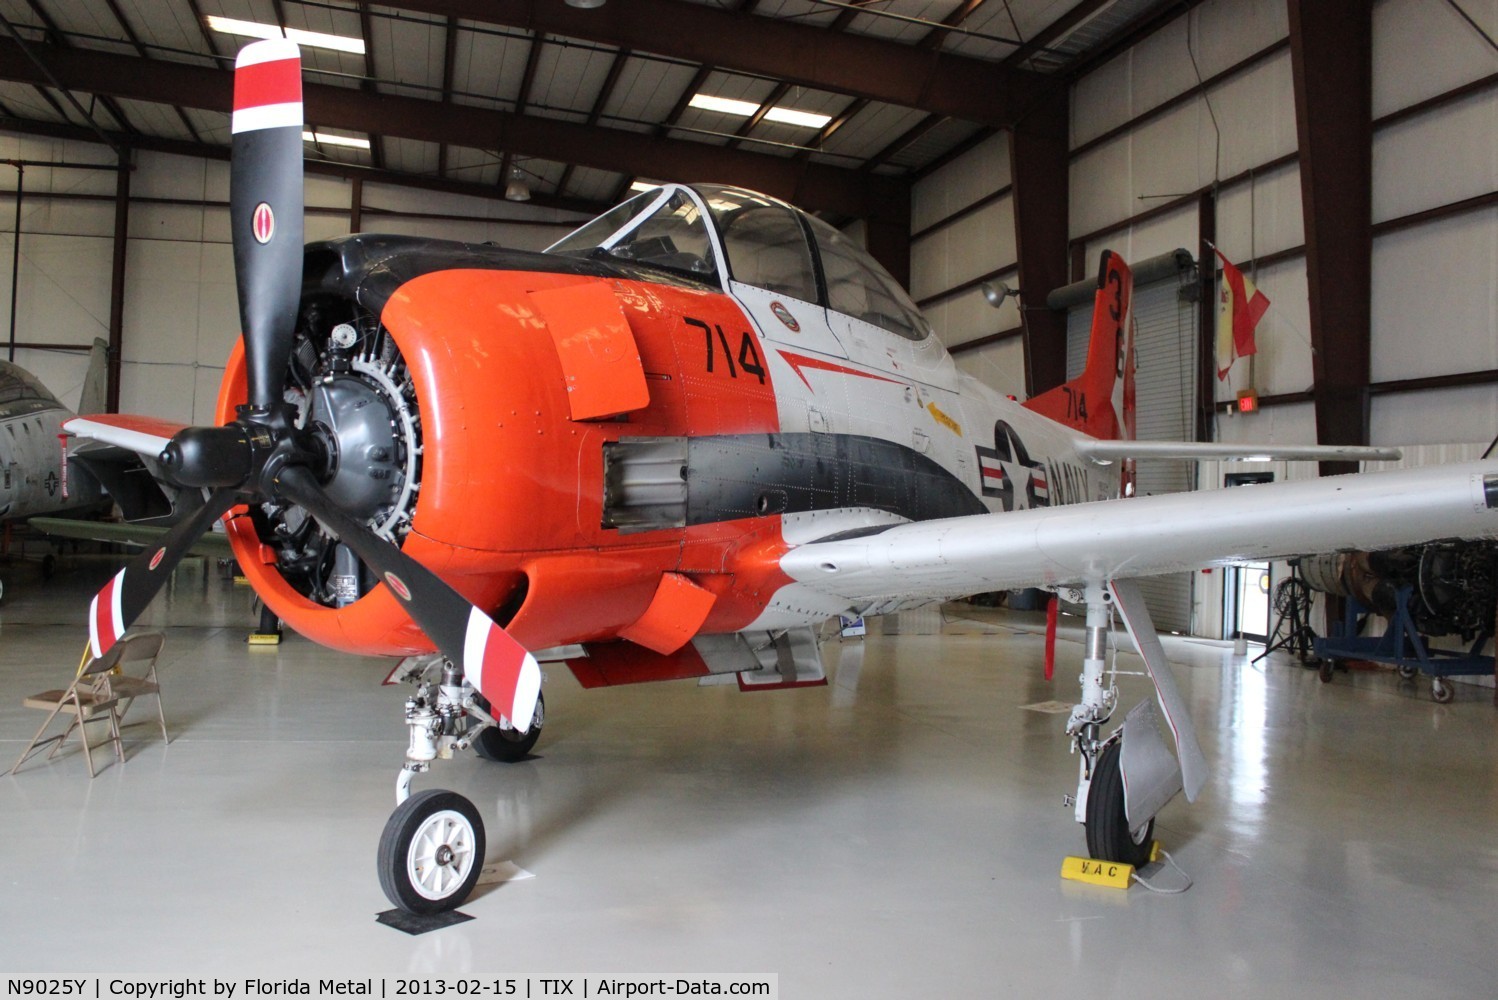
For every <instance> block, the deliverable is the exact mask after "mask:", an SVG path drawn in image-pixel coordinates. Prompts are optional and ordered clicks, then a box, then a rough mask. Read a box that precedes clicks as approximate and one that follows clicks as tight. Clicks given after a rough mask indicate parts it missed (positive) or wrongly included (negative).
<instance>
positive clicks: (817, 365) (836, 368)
mask: <svg viewBox="0 0 1498 1000" xmlns="http://www.w3.org/2000/svg"><path fill="white" fill-rule="evenodd" d="M780 356H781V357H782V358H785V360H786V362H787V363H789V364H790V366H791V368H792V369H794V370H795V372H796V375H797V376H798V377H799V378H800V379H801V381H802V382H806V387H807V388H808V389H811V383H810V382H808V381H807V379H806V373H805V372H803V371H802V370H801V369H803V368H811V369H814V370H816V371H824V372H836V373H838V374H839V375H856V376H858V377H859V378H868V379H873V380H874V381H876V382H889V383H890V384H892V385H904V384H905V383H903V382H901V381H900V380H899V379H893V378H885V377H884V376H883V375H875V374H874V373H873V372H863V371H859V370H858V369H857V368H848V367H846V366H844V365H839V364H834V363H833V362H831V361H823V360H821V359H820V358H808V357H807V356H806V355H804V354H792V353H791V352H789V351H781V352H780ZM812 391H813V392H815V391H816V390H814V389H813V390H812Z"/></svg>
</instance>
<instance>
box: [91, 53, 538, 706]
mask: <svg viewBox="0 0 1498 1000" xmlns="http://www.w3.org/2000/svg"><path fill="white" fill-rule="evenodd" d="M232 141H233V146H232V154H231V155H232V159H231V166H230V183H231V187H232V191H231V194H230V213H231V222H230V225H231V229H232V234H233V243H234V269H235V278H236V283H237V285H238V290H239V312H240V320H241V328H242V330H243V332H244V353H245V367H246V372H247V376H248V388H249V402H248V403H247V404H245V405H244V406H241V407H240V408H239V411H238V416H237V418H236V419H235V420H234V421H233V422H232V423H230V424H227V425H226V426H223V427H188V428H185V429H183V430H181V431H179V432H177V433H176V434H175V435H173V437H172V438H171V441H170V442H169V443H168V444H167V445H166V447H165V449H164V450H163V451H162V453H161V455H160V461H161V464H162V466H163V467H164V469H165V470H166V473H167V474H168V475H170V476H171V477H172V478H173V479H174V480H176V481H177V482H178V483H180V484H181V485H183V486H187V487H193V488H204V489H209V490H211V491H212V492H211V493H210V494H209V495H208V499H207V502H206V503H205V504H204V505H203V506H202V507H201V508H199V509H198V510H197V511H195V512H194V513H193V514H192V515H191V516H190V517H188V518H186V519H185V520H183V521H181V522H180V523H179V524H177V525H176V527H174V528H173V529H172V530H171V531H170V532H168V533H167V534H166V535H165V536H164V537H163V539H162V541H161V543H160V544H159V545H158V546H156V547H155V548H152V549H148V550H146V551H145V552H142V553H141V554H140V555H139V556H137V557H136V558H135V559H133V560H132V561H131V562H130V563H129V564H127V565H126V566H125V568H124V569H122V570H121V571H120V572H119V573H118V574H116V575H115V577H114V578H113V579H112V580H110V581H109V583H108V584H107V585H106V586H105V587H104V589H103V590H101V591H100V592H99V594H98V596H97V597H95V598H94V602H93V606H92V608H91V609H90V614H89V631H90V641H91V644H92V651H93V654H94V655H95V656H102V655H104V653H106V652H107V651H108V650H109V648H110V647H111V646H113V645H114V644H115V642H116V641H118V639H119V638H120V636H121V635H123V634H124V632H125V630H126V629H127V628H129V627H130V625H131V623H132V622H134V621H135V619H136V618H137V617H138V616H139V615H140V614H141V612H143V611H144V610H145V609H146V606H147V605H148V604H150V602H151V599H152V598H153V597H155V596H156V593H157V591H158V590H160V589H161V585H162V584H163V583H164V582H165V581H166V578H167V576H168V575H170V573H171V571H172V570H173V569H174V568H175V567H176V565H177V563H178V562H179V561H180V560H181V559H182V557H183V556H184V555H185V554H186V553H187V551H188V549H190V548H191V547H192V544H193V542H195V541H196V540H197V539H198V537H199V536H200V535H202V534H203V533H204V532H205V531H207V530H208V529H209V528H211V527H212V525H213V522H214V521H216V520H218V519H219V518H221V517H222V516H223V515H224V514H225V513H227V512H228V511H229V509H230V508H231V507H233V506H234V505H235V504H238V503H245V502H261V501H266V500H285V501H290V502H291V503H295V504H297V505H299V506H301V507H302V508H303V509H304V510H306V511H307V512H308V513H310V514H311V515H312V516H313V517H315V518H316V519H317V520H318V521H319V522H321V523H322V525H323V526H324V527H325V528H327V530H329V531H330V532H332V533H333V534H334V535H335V536H337V538H338V539H339V540H340V541H342V542H343V543H344V544H345V545H347V546H348V547H349V548H350V549H352V550H353V551H354V552H355V553H356V554H357V555H358V556H359V558H360V559H362V560H363V561H364V563H365V564H366V565H368V566H369V568H370V569H372V570H373V571H374V572H375V574H376V575H377V576H378V577H379V578H380V579H381V580H382V581H383V582H384V584H385V586H386V587H388V588H389V589H390V591H391V592H392V593H394V594H395V596H396V597H397V598H399V599H400V601H401V604H402V606H403V607H404V608H405V609H406V611H407V612H408V613H409V614H410V615H411V618H412V619H413V620H414V621H415V622H416V624H417V625H419V626H421V629H422V631H424V632H425V633H426V634H427V637H428V638H430V639H431V640H432V642H433V643H434V644H435V645H436V646H437V648H438V649H439V650H441V651H442V653H443V655H444V656H446V657H447V658H448V659H449V660H451V661H452V662H453V663H455V664H458V665H460V666H461V667H462V668H463V671H464V673H465V675H466V676H467V677H468V679H469V680H470V681H471V682H472V683H473V685H474V687H476V688H477V689H478V690H479V693H481V694H482V695H483V696H484V697H485V698H486V699H487V700H488V701H489V704H490V705H491V706H493V708H494V710H496V711H497V712H499V713H501V714H503V715H504V716H505V717H506V718H507V719H509V720H510V722H511V723H512V724H513V725H514V726H515V727H516V728H517V729H519V730H520V731H522V732H523V731H525V730H526V729H528V728H529V726H530V722H531V717H532V715H533V714H534V713H535V708H536V700H537V697H538V695H539V693H540V688H541V671H540V668H539V667H538V666H537V664H536V661H535V658H534V657H532V656H531V655H530V653H528V652H526V651H525V649H524V648H522V647H521V646H520V644H519V643H517V642H515V640H514V639H512V638H511V637H510V636H509V635H508V634H507V633H506V632H505V631H504V629H502V628H500V627H499V626H498V625H497V624H495V623H494V621H493V620H492V619H491V618H490V617H489V616H488V615H487V614H485V613H484V612H483V611H481V610H479V609H478V608H477V607H475V606H474V605H473V604H472V603H470V602H469V601H468V600H467V599H466V598H464V597H463V596H462V595H461V594H459V593H458V592H457V591H455V590H454V589H453V588H452V587H450V586H448V585H447V584H446V583H444V582H443V581H442V580H441V579H440V578H439V577H438V576H437V575H436V574H434V573H432V572H431V571H430V570H428V569H427V568H426V567H424V566H422V565H421V564H420V563H418V562H417V561H416V560H414V559H412V558H411V557H410V556H408V555H406V554H405V553H404V552H402V551H401V550H400V549H399V548H398V547H396V545H394V544H393V543H391V542H388V541H386V540H385V539H383V538H381V537H380V536H379V535H377V534H376V533H375V532H374V531H373V530H371V529H370V527H369V526H368V525H367V524H364V523H362V522H361V521H359V520H358V519H356V518H354V517H351V516H349V515H348V514H346V513H345V512H344V511H343V510H341V509H340V508H339V507H338V505H337V504H336V503H335V502H334V501H333V500H332V498H331V497H329V496H328V494H327V492H326V491H325V490H324V489H323V483H322V481H320V475H319V470H321V473H322V474H324V475H326V474H327V473H329V472H330V470H328V469H327V468H326V466H327V464H328V456H327V454H326V449H325V448H322V447H320V446H319V445H318V444H317V443H316V442H315V441H313V440H312V439H311V438H310V437H309V436H307V435H305V434H304V433H303V432H302V431H300V430H299V429H298V428H297V427H296V426H295V416H296V414H295V410H294V408H293V407H292V406H291V404H289V403H287V402H286V401H285V399H284V398H283V384H284V381H285V377H286V370H287V365H288V364H289V361H290V355H291V349H292V345H293V342H294V340H295V337H296V321H297V309H298V304H299V301H300V298H301V289H302V243H303V229H302V216H303V212H302V83H301V56H300V53H299V51H298V49H297V46H296V44H295V43H294V42H290V41H287V40H286V39H268V40H266V41H260V42H255V43H252V44H250V45H247V46H246V47H245V48H244V49H243V50H241V52H240V54H239V58H238V60H237V61H236V63H235V74H234V116H233V140H232Z"/></svg>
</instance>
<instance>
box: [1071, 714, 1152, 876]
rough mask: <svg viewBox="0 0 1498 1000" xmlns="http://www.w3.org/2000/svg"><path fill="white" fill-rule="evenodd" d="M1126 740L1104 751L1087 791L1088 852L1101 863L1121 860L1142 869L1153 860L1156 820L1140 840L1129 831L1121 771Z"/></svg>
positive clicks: (1117, 742) (1145, 829) (1141, 835)
mask: <svg viewBox="0 0 1498 1000" xmlns="http://www.w3.org/2000/svg"><path fill="white" fill-rule="evenodd" d="M1122 748H1123V741H1122V740H1114V741H1113V742H1112V743H1109V744H1108V745H1107V746H1106V747H1104V748H1103V752H1102V753H1101V754H1099V755H1098V759H1097V763H1096V764H1095V765H1094V766H1093V769H1092V783H1091V785H1089V786H1088V790H1087V851H1088V853H1089V854H1091V855H1092V857H1094V858H1096V859H1097V860H1099V861H1117V862H1120V863H1122V864H1126V865H1133V866H1134V867H1136V868H1138V867H1139V866H1140V865H1143V864H1145V863H1146V862H1148V861H1149V859H1150V842H1151V839H1152V838H1153V835H1154V832H1155V820H1154V818H1153V817H1151V818H1150V821H1149V822H1148V823H1146V824H1145V826H1144V829H1143V830H1141V831H1140V832H1139V836H1138V837H1137V838H1135V837H1134V835H1133V834H1131V833H1130V832H1129V818H1128V816H1127V815H1126V814H1125V812H1124V788H1123V772H1122V771H1120V770H1119V754H1120V752H1121V751H1122Z"/></svg>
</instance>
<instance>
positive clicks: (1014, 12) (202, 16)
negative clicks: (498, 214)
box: [0, 0, 1199, 216]
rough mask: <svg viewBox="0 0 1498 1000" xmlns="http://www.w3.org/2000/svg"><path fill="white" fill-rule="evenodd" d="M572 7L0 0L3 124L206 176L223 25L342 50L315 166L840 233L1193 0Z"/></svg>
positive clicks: (432, 0) (554, 0)
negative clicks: (806, 219)
mask: <svg viewBox="0 0 1498 1000" xmlns="http://www.w3.org/2000/svg"><path fill="white" fill-rule="evenodd" d="M574 2H577V3H582V2H586V0H566V2H564V0H389V2H386V3H380V4H372V3H356V2H351V0H99V2H95V3H89V4H79V3H76V2H74V0H0V17H3V20H4V23H3V24H0V28H3V29H4V30H3V32H0V128H3V129H8V130H14V131H28V132H40V133H42V134H56V135H77V136H79V137H84V138H89V137H92V138H99V139H104V140H107V141H109V142H110V143H111V144H114V145H117V146H137V147H141V148H153V149H164V150H168V151H180V152H185V153H195V154H198V155H214V156H222V155H225V153H226V151H227V148H228V142H229V116H228V113H227V108H228V106H229V101H230V97H229V95H230V87H231V78H230V73H229V70H230V68H231V67H232V63H233V57H234V53H235V52H236V51H237V50H238V49H239V47H240V46H241V45H243V44H244V43H245V42H246V41H248V40H249V39H248V38H247V37H245V36H244V35H243V34H235V33H225V32H222V31H219V30H215V29H214V28H213V27H211V26H210V25H211V24H217V23H218V22H217V19H219V18H232V19H237V20H239V21H248V22H255V23H259V24H266V25H272V26H284V27H286V28H288V29H296V30H300V31H311V32H318V33H322V34H324V35H330V36H336V37H337V38H341V39H344V40H346V41H344V42H333V43H332V44H335V45H345V46H346V47H347V48H350V49H353V50H354V51H342V50H339V49H335V48H325V47H320V46H314V45H309V44H305V43H304V45H303V58H304V63H305V67H306V73H305V81H306V98H307V116H308V123H309V128H311V129H313V130H314V131H315V132H317V133H318V134H319V135H320V136H322V137H323V138H320V139H314V140H312V141H309V142H308V143H307V155H308V158H309V160H319V161H323V162H324V163H325V164H327V165H328V168H329V169H334V170H337V171H339V172H344V173H348V174H352V175H354V176H368V177H373V178H386V179H391V180H399V181H402V182H405V183H414V184H418V185H420V186H423V187H437V188H441V189H447V190H452V191H455V192H460V193H483V194H489V195H491V196H492V195H494V194H496V193H497V192H502V191H503V190H504V188H505V186H506V183H507V180H511V179H515V178H517V177H519V178H523V179H524V181H525V184H526V186H527V187H528V188H529V190H530V191H531V193H532V197H533V199H534V200H535V201H536V202H537V203H538V204H543V205H554V206H558V207H566V208H577V209H580V210H585V211H591V210H595V209H597V208H599V207H600V206H603V205H607V204H611V203H613V202H615V201H617V200H619V198H620V197H621V196H622V195H623V194H624V193H625V192H626V191H627V190H628V188H629V186H630V185H631V184H632V183H634V182H635V181H636V180H702V179H706V178H711V179H714V180H724V181H730V182H734V183H741V184H746V185H749V186H753V187H757V188H759V189H760V190H765V191H769V192H771V193H775V194H779V195H780V196H782V197H786V198H789V199H792V200H795V201H797V202H798V203H800V204H802V205H804V206H805V207H808V208H812V209H817V210H822V211H824V212H828V213H830V214H832V215H844V216H860V215H865V214H868V212H869V208H870V206H871V205H872V204H874V203H877V202H878V201H880V200H881V199H882V198H884V197H886V196H887V193H888V191H889V190H890V189H891V188H892V187H894V186H903V184H904V183H905V182H908V180H909V179H910V178H912V177H913V176H918V175H919V174H920V173H921V172H922V171H923V170H929V169H930V168H931V167H932V166H933V165H934V164H937V163H940V162H942V161H943V158H945V157H948V156H950V155H952V154H954V153H955V152H958V151H961V150H962V149H965V148H968V147H969V146H970V145H971V144H973V143H974V142H976V141H978V140H980V139H982V138H983V137H986V136H987V135H989V134H991V133H992V132H993V131H994V130H995V129H998V128H1003V127H1006V126H1010V125H1013V124H1015V123H1016V122H1022V121H1023V120H1024V118H1025V116H1026V114H1027V113H1028V112H1029V111H1030V110H1031V109H1033V108H1037V107H1039V106H1040V105H1041V103H1042V102H1044V101H1045V100H1047V99H1048V98H1053V97H1054V95H1055V93H1056V91H1057V89H1058V88H1064V87H1066V86H1067V84H1068V82H1069V81H1070V80H1072V79H1074V78H1075V76H1076V75H1077V74H1078V73H1079V72H1082V71H1084V70H1085V69H1086V68H1087V67H1089V66H1091V65H1095V64H1096V62H1097V61H1099V60H1101V59H1104V58H1107V57H1108V56H1109V55H1110V54H1111V53H1113V52H1115V51H1118V50H1120V49H1121V48H1123V47H1125V46H1127V45H1128V44H1131V43H1132V42H1133V41H1137V40H1138V38H1139V37H1141V36H1142V35H1143V34H1146V33H1148V32H1149V31H1151V30H1153V28H1154V27H1156V26H1158V24H1161V23H1164V22H1165V21H1168V20H1170V19H1171V18H1174V17H1175V16H1178V15H1179V14H1180V13H1181V11H1182V10H1184V9H1188V8H1189V7H1191V6H1194V4H1195V2H1199V0H606V2H604V3H603V4H602V5H601V6H597V7H592V8H585V7H580V6H573V5H572V4H573V3H574ZM593 2H596V0H593ZM238 30H240V31H244V30H249V29H246V28H244V27H243V26H242V25H241V26H238ZM699 95H701V96H699ZM705 97H710V98H719V99H726V100H728V101H731V102H740V103H739V104H735V105H731V106H729V110H720V109H715V108H708V107H701V106H698V105H701V104H702V103H704V102H703V98H705ZM694 98H696V101H695V102H694ZM787 112H800V113H803V115H796V114H787ZM804 115H811V116H813V117H810V118H806V117H804ZM786 119H789V120H786ZM337 137H344V138H349V139H353V140H355V141H365V142H367V143H368V146H367V148H364V147H363V146H347V145H340V144H337V141H336V138H337Z"/></svg>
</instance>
